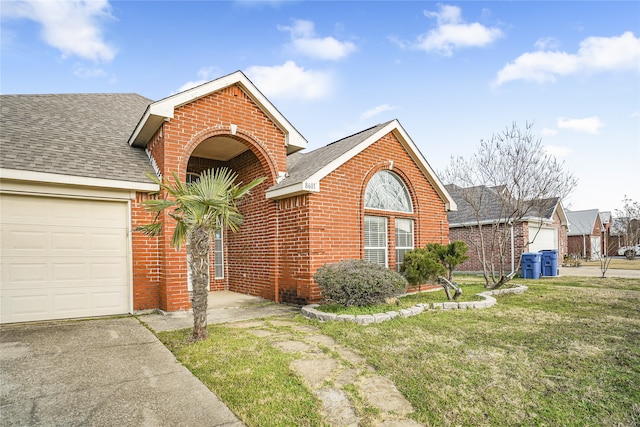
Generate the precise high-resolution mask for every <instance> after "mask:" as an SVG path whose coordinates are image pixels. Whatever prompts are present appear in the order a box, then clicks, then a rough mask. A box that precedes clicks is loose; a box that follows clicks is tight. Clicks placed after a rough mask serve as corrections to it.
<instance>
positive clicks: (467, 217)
mask: <svg viewBox="0 0 640 427" xmlns="http://www.w3.org/2000/svg"><path fill="white" fill-rule="evenodd" d="M446 188H447V190H448V191H449V193H450V194H451V196H452V197H453V199H454V200H455V201H456V204H457V205H458V210H457V211H455V212H449V213H447V218H448V220H449V227H450V228H456V227H465V226H469V225H475V224H477V222H478V221H479V222H480V223H481V224H491V223H494V222H496V221H499V222H500V223H502V222H504V221H505V219H504V213H503V212H502V210H503V201H502V197H501V193H504V192H505V191H506V186H505V185H499V186H496V187H488V186H486V185H478V186H475V187H468V188H462V187H460V186H457V185H454V184H447V185H446ZM463 192H469V193H470V195H471V196H472V197H474V198H475V199H476V200H478V202H479V203H480V218H478V219H476V213H475V210H474V208H473V206H472V205H471V204H470V203H469V202H468V201H467V200H466V199H465V197H463ZM467 198H468V197H467ZM530 207H531V210H532V211H531V214H529V215H527V216H526V217H524V218H522V220H523V221H543V222H549V221H552V220H553V216H554V215H555V213H556V212H557V213H558V216H559V217H560V223H561V224H563V225H567V224H568V219H567V215H566V211H565V210H564V208H563V207H562V203H561V202H560V199H559V198H558V197H550V198H546V199H537V200H535V201H532V202H531V206H530Z"/></svg>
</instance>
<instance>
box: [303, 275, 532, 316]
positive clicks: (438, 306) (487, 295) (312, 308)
mask: <svg viewBox="0 0 640 427" xmlns="http://www.w3.org/2000/svg"><path fill="white" fill-rule="evenodd" d="M527 289H529V287H528V286H525V285H518V286H517V287H513V288H507V289H496V290H493V291H484V292H480V293H479V294H476V295H478V296H480V297H482V298H484V301H465V302H454V301H448V302H435V303H420V304H417V305H414V306H413V307H409V308H403V309H400V310H398V311H386V312H384V313H376V314H358V315H354V314H335V313H325V312H323V311H320V310H316V307H319V306H320V304H309V305H305V306H304V307H302V315H303V316H304V317H306V318H308V319H315V320H319V321H321V322H332V321H340V322H353V323H357V324H359V325H369V324H371V323H381V322H386V321H387V320H391V319H395V318H396V317H411V316H415V315H417V314H420V313H423V312H424V311H431V310H466V309H471V308H489V307H493V306H494V305H496V304H497V301H496V299H495V298H494V297H493V295H504V294H522V293H524V291H526V290H527Z"/></svg>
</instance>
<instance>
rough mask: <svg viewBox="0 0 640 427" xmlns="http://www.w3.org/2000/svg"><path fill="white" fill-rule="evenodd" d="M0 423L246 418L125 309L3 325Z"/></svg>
mask: <svg viewBox="0 0 640 427" xmlns="http://www.w3.org/2000/svg"><path fill="white" fill-rule="evenodd" d="M0 425H2V426H196V425H197V426H200V425H202V426H225V427H240V426H243V425H244V424H243V423H242V422H240V421H239V420H238V418H237V417H236V416H235V415H234V414H233V413H232V412H231V411H230V410H229V409H228V408H227V407H226V406H225V405H224V404H223V403H222V402H221V401H220V400H219V399H218V398H217V397H216V395H215V394H213V393H212V392H211V391H210V390H209V389H208V388H207V387H205V386H204V385H203V384H202V383H201V382H200V381H199V380H198V379H196V378H195V377H194V376H193V375H192V374H191V372H189V371H188V370H187V369H186V368H185V367H183V366H182V365H180V364H179V363H178V362H177V361H176V359H175V357H174V356H173V355H172V354H171V352H169V350H167V349H166V348H165V347H164V346H163V345H162V344H161V343H160V341H158V339H157V338H156V337H155V336H154V335H153V334H152V333H151V332H150V331H149V330H148V329H146V328H145V327H144V326H143V325H142V324H141V323H140V322H139V321H138V320H136V319H135V318H132V317H127V318H108V319H92V320H80V321H59V322H42V323H26V324H14V325H2V326H1V327H0Z"/></svg>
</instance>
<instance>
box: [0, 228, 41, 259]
mask: <svg viewBox="0 0 640 427" xmlns="http://www.w3.org/2000/svg"><path fill="white" fill-rule="evenodd" d="M22 228H23V229H21V230H16V229H13V230H3V233H2V234H3V236H2V238H3V239H5V240H6V242H7V244H6V247H5V248H4V249H5V251H7V252H15V251H29V252H39V253H46V251H47V248H48V246H49V245H48V238H49V236H48V235H47V233H46V232H44V231H33V230H32V229H28V227H22ZM3 246H5V245H3Z"/></svg>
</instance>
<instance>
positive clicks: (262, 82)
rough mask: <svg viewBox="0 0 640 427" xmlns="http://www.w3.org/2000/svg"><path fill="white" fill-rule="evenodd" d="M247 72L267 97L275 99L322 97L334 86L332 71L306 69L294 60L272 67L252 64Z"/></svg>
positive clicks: (312, 98)
mask: <svg viewBox="0 0 640 427" xmlns="http://www.w3.org/2000/svg"><path fill="white" fill-rule="evenodd" d="M246 74H247V76H248V77H249V78H250V79H251V81H252V82H253V83H254V84H255V85H256V86H257V87H259V88H260V90H261V91H262V92H264V94H265V95H266V96H267V97H269V98H274V99H275V98H279V99H303V100H315V99H322V98H324V97H326V96H327V95H328V94H329V93H330V92H331V90H332V88H333V76H332V75H331V73H330V72H328V71H314V70H305V69H304V68H302V67H298V66H297V65H296V63H295V62H293V61H287V62H285V63H284V64H282V65H275V66H272V67H266V66H257V65H256V66H252V67H249V68H247V69H246Z"/></svg>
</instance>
